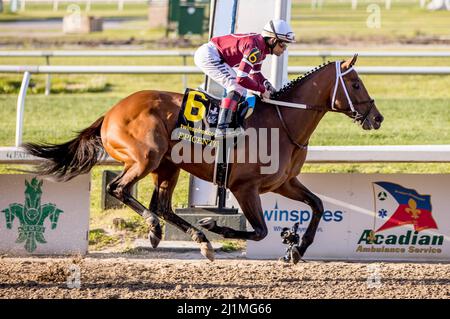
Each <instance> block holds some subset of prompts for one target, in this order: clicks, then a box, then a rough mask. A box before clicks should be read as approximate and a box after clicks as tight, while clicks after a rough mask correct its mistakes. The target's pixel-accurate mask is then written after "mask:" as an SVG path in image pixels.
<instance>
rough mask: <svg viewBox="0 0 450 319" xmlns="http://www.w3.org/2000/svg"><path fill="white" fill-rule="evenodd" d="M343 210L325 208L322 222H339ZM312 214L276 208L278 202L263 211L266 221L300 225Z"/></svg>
mask: <svg viewBox="0 0 450 319" xmlns="http://www.w3.org/2000/svg"><path fill="white" fill-rule="evenodd" d="M343 214H344V213H343V212H342V211H340V210H336V211H334V212H332V211H329V210H325V211H324V213H323V215H322V220H323V221H324V222H338V223H339V222H340V221H342V220H343V218H344V216H343ZM312 216H313V213H312V212H311V211H310V210H296V209H293V210H284V209H279V208H278V202H275V207H274V208H273V209H271V210H265V211H264V219H265V220H266V221H268V222H270V221H273V222H283V221H284V222H294V223H295V222H299V223H300V225H301V224H303V223H305V222H309V221H310V220H311V218H312Z"/></svg>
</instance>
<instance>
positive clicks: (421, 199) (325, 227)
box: [247, 174, 450, 261]
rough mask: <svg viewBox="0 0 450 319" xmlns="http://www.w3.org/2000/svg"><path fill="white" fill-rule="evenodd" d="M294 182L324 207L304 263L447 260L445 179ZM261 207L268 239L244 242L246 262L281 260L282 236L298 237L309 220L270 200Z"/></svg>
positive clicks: (449, 208)
mask: <svg viewBox="0 0 450 319" xmlns="http://www.w3.org/2000/svg"><path fill="white" fill-rule="evenodd" d="M299 177H300V180H301V181H302V182H303V184H304V185H305V186H306V187H308V188H309V189H310V190H311V191H312V192H314V193H315V194H316V195H318V196H319V197H320V198H321V199H322V200H323V203H324V207H325V213H324V214H323V216H322V220H321V222H320V224H319V228H318V230H317V234H316V237H315V241H314V243H313V244H312V245H311V246H310V248H309V249H308V251H307V252H306V254H305V256H304V257H305V259H329V260H332V259H335V260H378V261H380V260H386V261H388V260H399V261H400V260H405V261H449V260H450V196H449V190H450V175H443V174H436V175H420V174H392V175H381V174H301V175H300V176H299ZM261 199H262V205H263V212H264V219H265V220H266V222H267V225H268V228H269V234H268V236H267V237H266V238H265V239H264V240H262V241H260V242H254V241H248V242H247V257H249V258H278V257H282V256H284V253H285V250H286V247H287V246H286V245H284V244H282V242H281V240H282V239H281V237H280V232H281V230H282V228H283V227H289V228H291V227H292V226H293V224H294V223H296V222H298V223H299V224H300V226H299V234H300V237H301V236H302V235H303V234H304V233H305V231H306V228H307V226H308V224H309V222H310V220H311V217H312V212H311V208H310V207H309V206H307V205H305V204H303V203H300V202H296V201H293V200H289V199H286V198H284V197H282V196H279V195H274V194H265V195H263V196H262V197H261ZM247 227H248V229H251V227H250V226H249V225H247Z"/></svg>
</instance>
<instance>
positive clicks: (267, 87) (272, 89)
mask: <svg viewBox="0 0 450 319" xmlns="http://www.w3.org/2000/svg"><path fill="white" fill-rule="evenodd" d="M263 84H264V87H265V88H266V91H269V92H270V94H273V93H275V92H276V91H277V90H276V89H275V88H274V87H273V85H272V84H271V83H270V82H269V80H265V81H264V83H263Z"/></svg>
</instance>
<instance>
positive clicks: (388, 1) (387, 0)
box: [386, 0, 392, 10]
mask: <svg viewBox="0 0 450 319" xmlns="http://www.w3.org/2000/svg"><path fill="white" fill-rule="evenodd" d="M391 2H392V0H386V10H391Z"/></svg>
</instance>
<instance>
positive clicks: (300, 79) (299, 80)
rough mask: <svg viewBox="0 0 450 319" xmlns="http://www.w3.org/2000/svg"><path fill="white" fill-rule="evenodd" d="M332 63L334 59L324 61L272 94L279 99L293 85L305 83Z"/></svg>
mask: <svg viewBox="0 0 450 319" xmlns="http://www.w3.org/2000/svg"><path fill="white" fill-rule="evenodd" d="M330 63H332V61H328V62H326V63H323V64H321V65H319V66H317V67H315V68H314V69H312V70H309V71H308V72H306V73H304V74H302V75H300V76H299V77H298V78H296V79H294V80H292V81H290V82H289V83H288V84H286V85H284V86H283V87H282V88H281V89H280V90H278V91H277V92H275V93H274V94H273V95H272V98H273V99H278V98H281V97H283V96H284V95H285V94H286V93H287V92H289V91H290V90H291V89H292V88H293V87H295V86H297V85H298V84H301V83H303V82H304V81H306V80H307V79H308V78H309V77H310V76H311V75H312V74H314V73H316V72H317V71H319V70H321V69H322V68H324V67H326V66H327V65H329V64H330Z"/></svg>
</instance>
